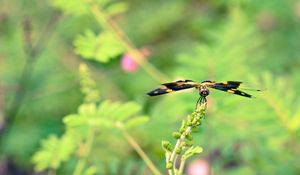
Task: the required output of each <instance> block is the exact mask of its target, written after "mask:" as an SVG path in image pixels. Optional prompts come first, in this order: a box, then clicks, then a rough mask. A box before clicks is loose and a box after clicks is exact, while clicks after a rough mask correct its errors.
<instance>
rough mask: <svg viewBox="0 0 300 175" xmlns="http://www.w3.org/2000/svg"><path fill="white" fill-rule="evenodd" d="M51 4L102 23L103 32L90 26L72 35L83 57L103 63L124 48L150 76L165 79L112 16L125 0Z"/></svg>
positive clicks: (122, 6) (58, 2)
mask: <svg viewBox="0 0 300 175" xmlns="http://www.w3.org/2000/svg"><path fill="white" fill-rule="evenodd" d="M53 5H54V6H55V7H58V8H60V9H62V10H63V11H65V12H66V13H70V14H73V15H82V14H86V13H91V14H92V15H93V16H94V17H95V19H96V20H97V22H98V23H99V24H100V25H101V27H102V29H103V31H102V33H100V34H95V33H93V32H92V31H91V30H87V31H86V33H85V35H79V36H78V37H77V38H76V39H75V41H74V45H75V52H76V53H77V54H79V55H80V56H82V57H83V58H86V59H94V60H96V61H99V62H102V63H105V62H108V61H110V60H111V59H112V58H116V56H118V55H121V54H122V53H124V52H126V54H128V55H130V56H131V58H132V59H133V60H134V62H135V63H137V64H138V65H139V66H140V67H141V68H142V69H143V70H145V72H146V73H147V74H149V75H150V76H151V77H152V78H153V79H155V80H157V81H159V82H163V81H165V80H166V79H167V77H166V76H165V75H164V74H162V73H161V72H160V71H159V70H157V69H156V68H155V67H154V66H152V65H151V64H150V63H149V62H148V61H147V60H146V59H145V55H144V54H143V53H142V52H141V51H139V50H138V49H137V48H136V46H135V45H134V44H133V43H132V42H131V40H130V39H129V38H128V37H127V36H126V34H125V33H124V32H123V30H122V29H121V28H120V27H119V26H118V24H117V23H116V22H115V21H114V20H113V18H112V16H115V15H117V14H119V13H122V12H124V11H125V10H126V3H124V2H110V0H88V1H77V2H76V3H72V4H71V5H70V4H69V1H68V0H56V1H54V2H53ZM73 7H75V8H73Z"/></svg>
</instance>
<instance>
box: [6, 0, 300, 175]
mask: <svg viewBox="0 0 300 175" xmlns="http://www.w3.org/2000/svg"><path fill="white" fill-rule="evenodd" d="M95 7H102V8H101V9H100V10H102V11H101V12H102V14H105V15H104V16H103V15H102V18H99V15H98V16H97V15H95V13H94V11H93V9H94V8H95ZM100 17H101V16H100ZM107 19H108V21H106V20H107ZM299 21H300V1H291V0H287V1H281V0H273V1H258V0H252V1H248V0H243V1H238V0H230V1H216V0H212V1H204V0H200V1H196V0H189V1H181V0H165V1H158V0H152V1H137V0H131V1H113V0H94V1H93V0H90V1H83V0H80V1H79V0H78V1H72V2H71V1H66V0H53V1H43V2H42V1H34V0H20V1H9V0H2V1H1V2H0V129H1V145H0V146H1V147H0V152H1V162H0V166H1V167H3V168H1V170H2V171H3V172H0V174H8V173H14V172H22V173H23V174H32V172H31V169H33V168H32V167H33V164H32V162H31V161H28V160H30V159H31V158H32V157H33V158H32V160H33V162H34V164H35V165H36V169H37V170H44V169H50V170H53V169H55V170H56V169H57V174H70V173H71V172H74V168H75V170H76V167H78V162H79V163H80V161H81V162H85V161H87V163H86V164H85V165H84V169H82V171H81V172H82V174H84V173H85V174H94V173H96V174H143V173H145V172H149V170H148V169H147V168H146V165H145V163H144V162H143V161H141V158H140V157H139V156H138V155H137V154H136V152H135V151H134V150H133V148H132V147H131V146H130V145H129V144H128V143H127V141H126V139H124V137H123V136H122V132H123V131H122V130H120V129H118V128H115V127H113V126H115V124H116V122H117V123H118V122H121V123H122V124H124V126H128V132H129V133H131V134H132V136H133V137H134V138H135V139H136V140H137V142H138V143H139V144H140V146H141V147H142V148H143V150H144V151H145V152H146V153H147V155H148V156H149V157H150V158H151V159H152V160H153V161H154V162H155V164H156V165H157V167H158V168H159V169H160V170H161V172H163V170H164V167H165V165H164V162H165V160H164V155H163V154H164V153H163V150H162V149H161V146H160V145H161V140H170V139H171V138H170V137H171V136H170V135H171V134H170V133H172V131H174V130H176V128H178V127H179V126H180V121H181V120H182V119H183V118H184V116H186V115H187V114H188V113H190V112H192V111H193V109H194V104H195V102H196V100H197V98H198V93H197V92H196V91H194V92H187V93H184V92H183V93H181V92H178V93H176V94H170V95H165V96H162V97H155V98H149V97H147V96H146V95H145V93H146V92H147V91H148V90H151V89H152V88H155V87H156V86H157V85H158V84H160V83H163V82H157V78H155V77H153V75H152V74H151V73H149V70H150V72H151V71H159V73H161V74H162V75H164V74H165V75H167V76H168V77H171V78H170V79H169V81H173V80H177V79H193V80H195V81H199V82H200V81H203V80H207V79H211V80H216V81H222V80H238V81H243V82H246V83H245V88H247V86H248V88H259V89H262V90H263V91H262V92H251V91H249V93H253V95H254V96H256V98H254V99H245V98H243V97H238V96H234V95H230V94H226V93H223V92H218V91H211V94H210V96H209V97H208V111H207V114H206V115H207V117H206V118H205V120H204V121H203V125H202V126H201V127H200V128H199V130H198V132H197V134H196V135H194V140H195V142H196V144H197V145H201V147H203V153H202V154H200V155H199V156H195V159H202V160H206V161H207V162H208V163H209V166H210V168H211V170H212V171H213V173H214V174H300V168H299V165H298V164H299V163H298V162H299V161H298V157H299V156H300V151H299V146H300V143H299V142H300V141H299V140H300V131H299V130H300V110H299V106H300V100H299V98H298V97H299V95H297V94H300V89H299V86H300V77H299V74H300V58H299V54H298V51H299V47H300V44H299V35H300V30H299V29H300V23H299ZM106 22H110V23H106ZM111 24H118V25H119V28H118V30H115V28H110V25H111ZM120 30H121V35H120V33H117V34H116V32H120ZM120 36H121V37H120ZM124 36H125V37H124ZM124 38H125V40H124ZM122 39H123V40H122ZM144 47H146V48H148V49H149V50H150V55H149V56H148V57H147V58H145V57H142V58H144V59H146V61H145V60H142V61H141V60H140V61H141V62H140V64H139V65H138V66H139V67H140V69H138V70H136V71H135V72H131V73H128V72H126V71H125V70H123V69H122V67H121V66H120V65H122V62H121V59H122V56H123V55H124V54H126V53H128V52H132V50H131V49H136V48H144ZM75 53H76V54H78V55H75ZM133 55H134V56H136V55H135V54H133ZM80 57H82V58H84V59H81V58H80ZM135 61H136V60H135ZM80 62H85V63H86V64H87V65H88V67H89V69H90V74H91V75H89V74H88V75H85V73H84V72H85V71H84V70H86V69H87V68H85V67H82V66H81V67H80V69H81V71H80V72H81V73H80V75H81V76H78V65H79V64H80ZM104 63H105V64H104ZM148 64H149V65H150V66H149V65H148ZM145 65H146V66H145ZM149 67H150V68H149ZM153 68H154V69H153ZM84 75H85V76H84ZM154 75H157V72H156V73H154ZM78 77H79V78H78ZM84 77H85V78H84ZM88 77H93V78H90V79H89V78H88ZM93 79H95V80H93ZM78 82H81V85H79V83H78ZM80 92H81V93H80ZM115 101H124V103H119V102H115ZM126 101H132V102H126ZM15 104H17V105H15ZM76 111H77V112H76ZM99 111H100V112H99ZM139 111H141V112H140V113H141V114H147V115H149V116H150V118H149V121H148V122H146V121H147V120H148V117H144V116H143V115H142V116H137V117H134V116H136V115H135V114H136V113H138V112H139ZM100 113H101V114H100ZM98 114H99V115H98ZM132 115H133V117H132ZM63 116H66V117H64V118H63ZM118 117H121V118H118ZM62 118H63V120H62ZM62 121H63V122H62ZM133 125H134V127H133V128H131V126H133ZM122 126H123V125H122ZM96 128H97V129H96ZM113 128H114V129H113ZM98 132H99V133H98ZM90 133H93V134H92V135H93V136H94V137H93V139H92V140H93V144H92V145H91V147H90V149H89V150H90V153H89V154H86V152H85V151H86V145H88V144H87V140H88V138H90V137H91V135H90ZM40 146H41V147H40ZM80 166H81V165H80ZM188 169H189V162H187V170H188ZM78 171H79V170H78Z"/></svg>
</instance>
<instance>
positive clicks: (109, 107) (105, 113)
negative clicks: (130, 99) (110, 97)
mask: <svg viewBox="0 0 300 175" xmlns="http://www.w3.org/2000/svg"><path fill="white" fill-rule="evenodd" d="M104 105H105V106H104V107H106V108H104V107H102V105H101V106H100V107H99V109H98V111H97V114H98V115H100V116H101V117H104V118H110V119H111V116H112V113H114V112H115V111H116V110H118V108H119V107H120V106H121V103H119V102H108V103H107V104H104ZM100 109H101V110H100Z"/></svg>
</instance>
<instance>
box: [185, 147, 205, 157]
mask: <svg viewBox="0 0 300 175" xmlns="http://www.w3.org/2000/svg"><path fill="white" fill-rule="evenodd" d="M202 152H203V148H202V147H200V146H192V147H190V148H189V149H188V150H186V151H185V153H184V154H183V155H182V156H183V157H184V158H185V159H187V158H189V157H191V156H194V155H197V154H200V153H202Z"/></svg>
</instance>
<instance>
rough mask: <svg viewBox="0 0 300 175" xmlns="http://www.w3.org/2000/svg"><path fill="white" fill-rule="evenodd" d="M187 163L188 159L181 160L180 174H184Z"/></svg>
mask: <svg viewBox="0 0 300 175" xmlns="http://www.w3.org/2000/svg"><path fill="white" fill-rule="evenodd" d="M185 162H186V159H185V158H181V162H180V167H179V171H178V174H182V173H183V169H184V166H185Z"/></svg>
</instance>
